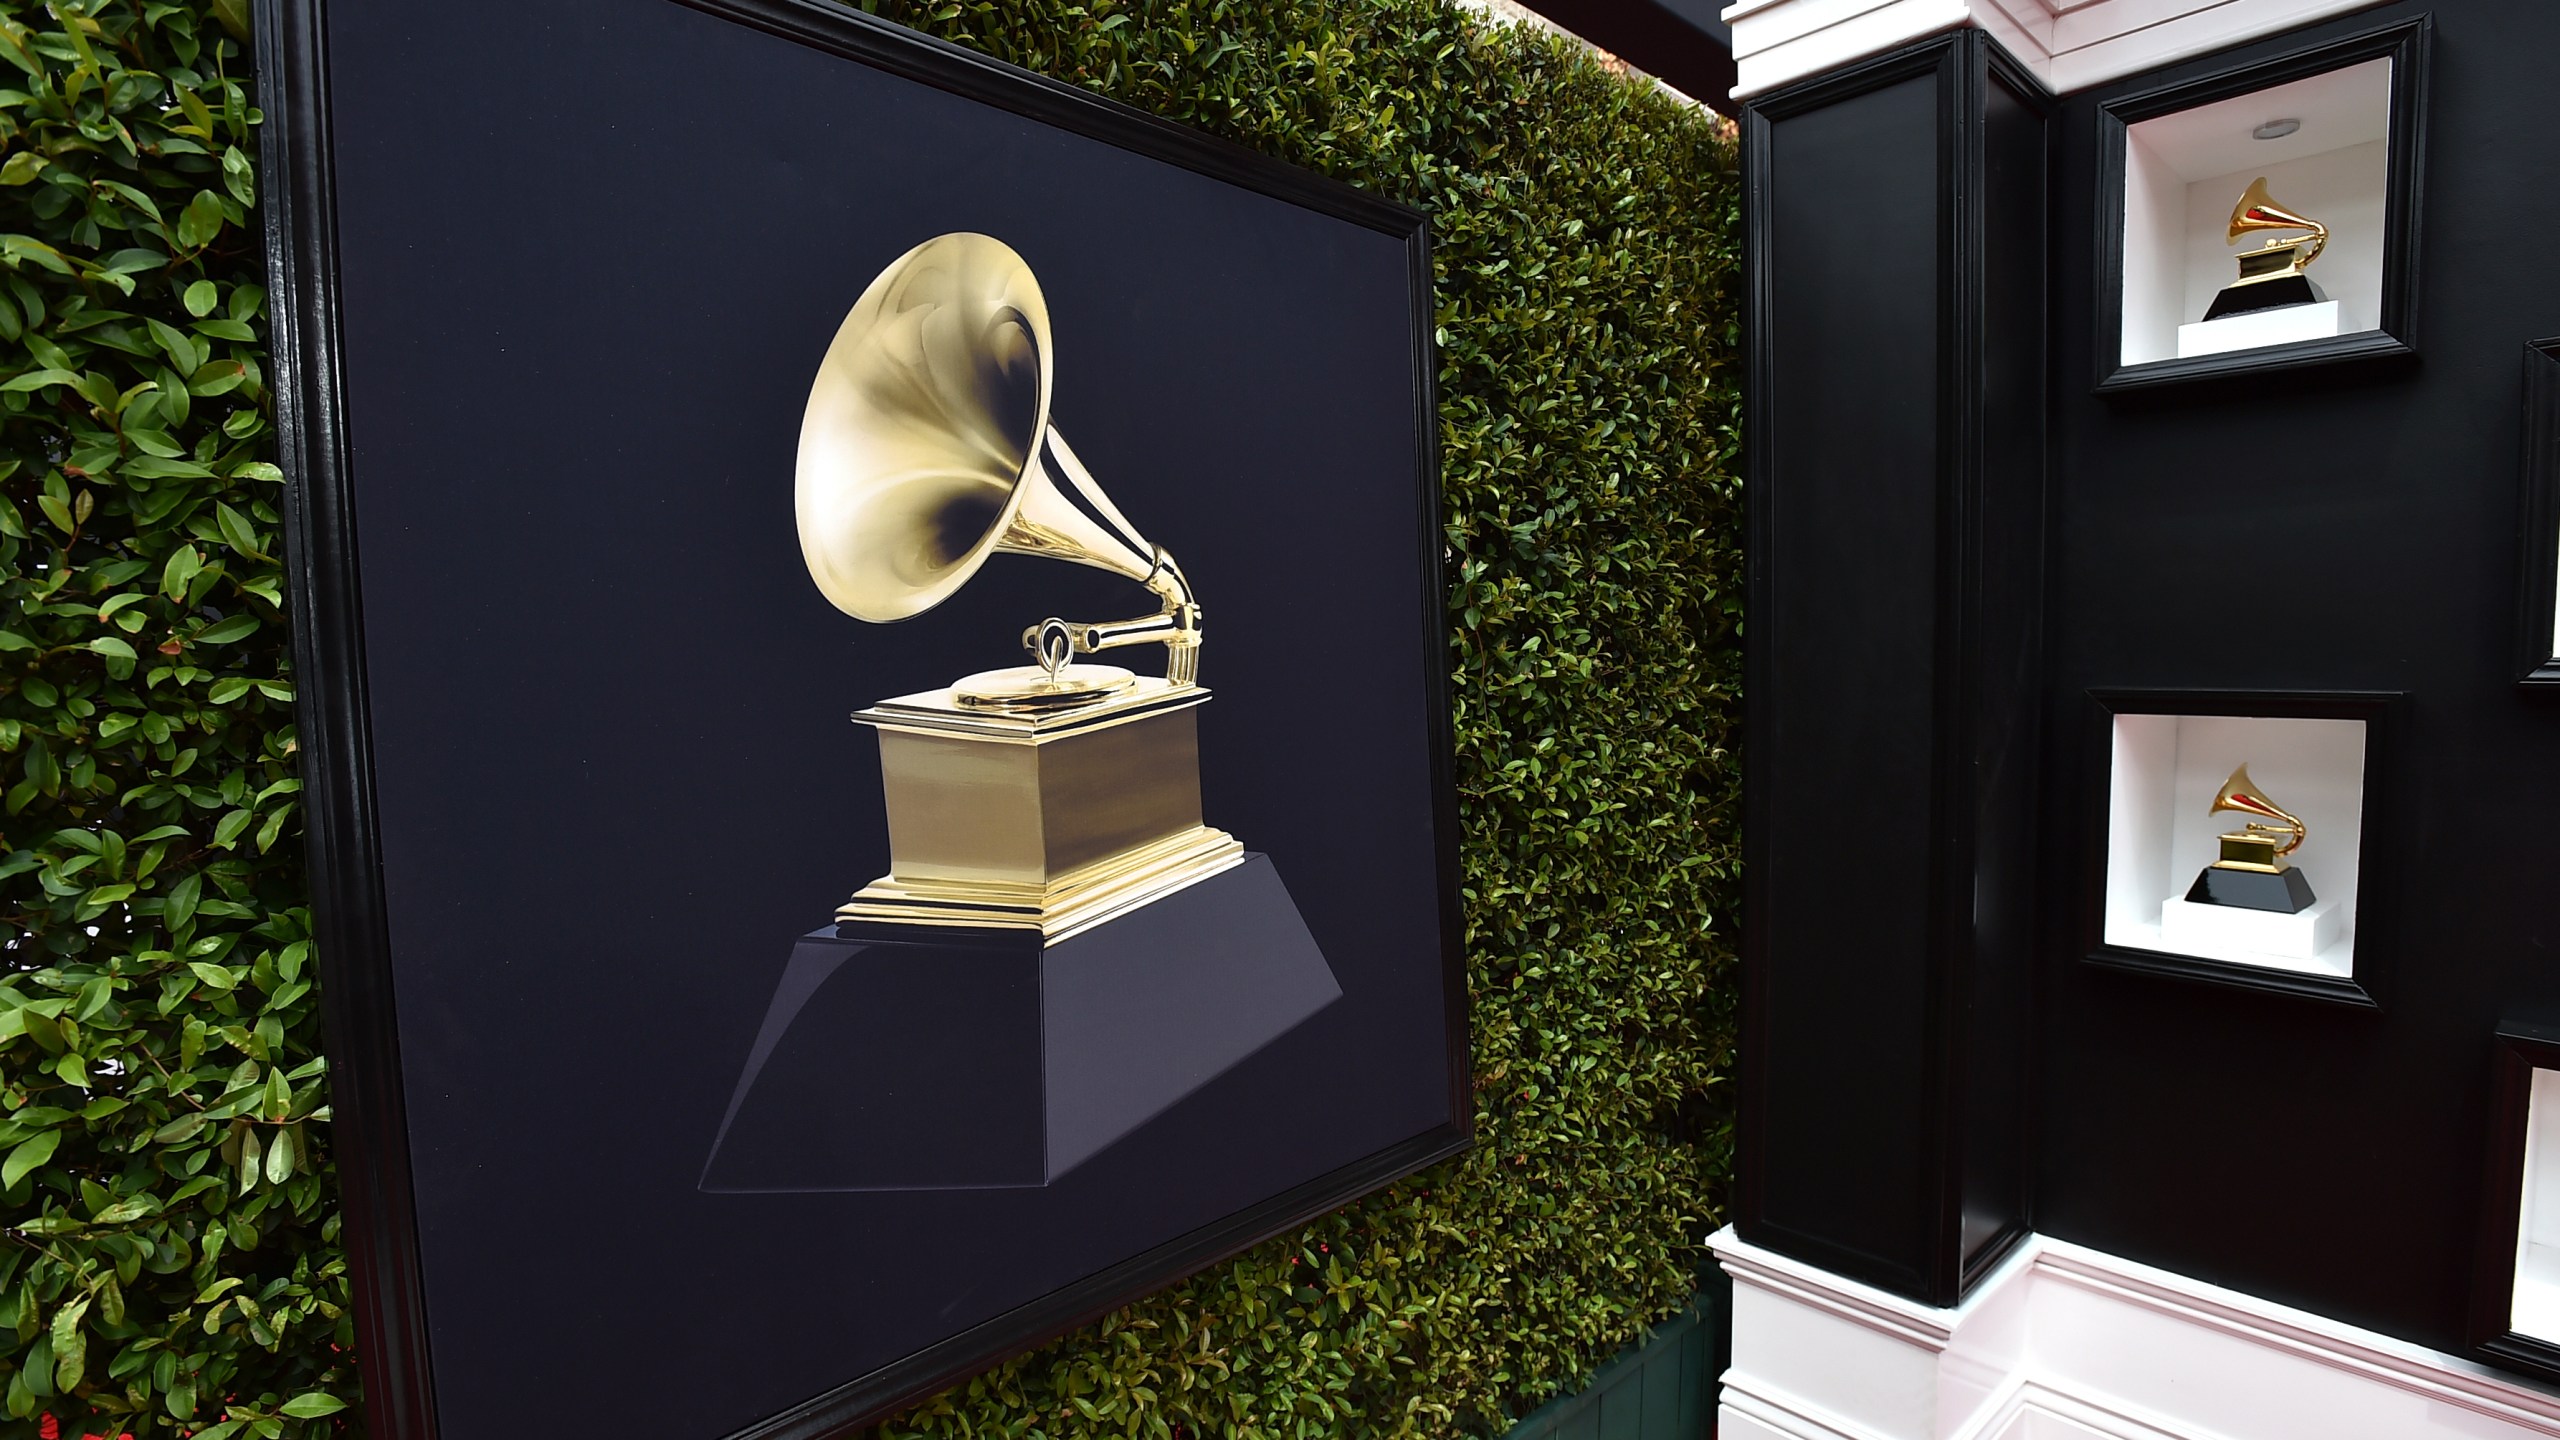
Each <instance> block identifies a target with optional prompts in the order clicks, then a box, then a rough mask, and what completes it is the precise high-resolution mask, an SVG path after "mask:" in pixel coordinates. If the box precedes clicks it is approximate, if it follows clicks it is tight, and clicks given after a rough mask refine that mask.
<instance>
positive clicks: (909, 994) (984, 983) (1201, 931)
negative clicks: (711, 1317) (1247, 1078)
mask: <svg viewBox="0 0 2560 1440" xmlns="http://www.w3.org/2000/svg"><path fill="white" fill-rule="evenodd" d="M1341 995H1342V987H1341V986H1340V985H1339V984H1337V983H1336V982H1335V980H1334V976H1333V970H1332V968H1331V967H1330V966H1328V965H1327V964H1326V963H1325V958H1324V953H1323V952H1322V951H1321V950H1319V949H1317V948H1316V942H1315V937H1314V936H1313V935H1311V934H1309V933H1308V931H1307V925H1306V921H1304V920H1303V919H1301V918H1299V915H1298V907H1297V905H1296V903H1295V902H1293V901H1292V900H1291V899H1290V898H1289V891H1288V887H1287V886H1285V885H1283V884H1282V883H1281V882H1280V872H1279V871H1278V870H1277V869H1275V868H1273V866H1272V864H1271V860H1270V858H1269V857H1268V856H1264V855H1250V854H1249V855H1247V856H1245V858H1244V861H1243V863H1241V864H1239V865H1237V866H1235V867H1234V868H1233V869H1230V870H1225V871H1221V872H1220V873H1218V874H1216V875H1213V876H1210V877H1209V878H1208V879H1206V880H1202V881H1199V882H1198V883H1196V884H1193V885H1189V886H1186V887H1184V888H1183V889H1180V890H1177V891H1174V892H1173V893H1172V894H1170V895H1166V896H1163V897H1161V898H1159V899H1157V900H1155V901H1153V902H1151V903H1149V904H1147V905H1144V906H1141V907H1140V908H1138V909H1136V910H1133V911H1131V912H1129V913H1128V914H1126V915H1121V916H1117V917H1115V918H1113V919H1111V920H1109V921H1107V922H1105V923H1103V924H1101V925H1097V926H1095V927H1093V928H1092V929H1090V930H1087V931H1084V932H1083V933H1081V934H1078V935H1075V936H1072V937H1070V938H1068V939H1065V940H1060V941H1057V942H1055V943H1049V944H1044V943H1043V942H1042V940H1041V937H1040V935H1039V933H1038V932H1036V931H1027V930H1023V931H1015V930H953V929H938V928H928V927H921V926H881V925H862V926H856V925H847V926H844V927H842V931H841V933H840V932H839V928H838V927H836V926H833V925H830V926H828V927H826V928H825V929H822V930H817V931H813V932H811V933H810V934H808V935H804V936H802V937H801V938H800V941H799V943H798V944H797V945H796V946H795V947H794V948H793V950H792V952H791V961H790V963H789V964H788V965H787V966H786V967H785V968H784V970H783V974H782V981H781V983H780V984H779V985H778V986H776V987H775V990H774V996H773V1002H772V1004H771V1006H770V1007H769V1008H768V1009H767V1011H766V1013H765V1021H764V1026H763V1028H762V1030H761V1031H760V1032H759V1033H758V1034H757V1036H756V1040H755V1046H754V1049H753V1050H752V1051H750V1052H749V1054H748V1057H747V1064H746V1070H745V1073H744V1074H742V1075H741V1076H740V1077H739V1079H738V1087H737V1090H736V1092H735V1093H734V1094H733V1095H732V1097H731V1098H730V1101H729V1114H728V1117H727V1119H726V1120H724V1121H723V1122H722V1124H721V1127H720V1133H719V1136H718V1137H717V1138H716V1139H714V1140H713V1142H712V1150H711V1158H710V1160H709V1162H708V1163H707V1164H706V1165H705V1166H704V1168H703V1175H702V1182H701V1183H702V1188H703V1189H705V1190H710V1191H840V1190H946V1189H986V1188H997V1187H1014V1186H1039V1185H1045V1184H1048V1183H1049V1182H1051V1181H1053V1180H1055V1179H1057V1178H1058V1177H1059V1176H1061V1175H1064V1174H1065V1173H1067V1172H1068V1171H1069V1170H1072V1169H1074V1168H1075V1167H1076V1166H1077V1165H1080V1164H1082V1163H1083V1162H1084V1161H1086V1160H1088V1159H1090V1158H1092V1157H1093V1156H1094V1155H1095V1154H1097V1153H1099V1152H1100V1151H1101V1150H1102V1149H1103V1148H1104V1147H1105V1146H1108V1145H1110V1144H1111V1143H1112V1142H1113V1141H1116V1140H1118V1139H1120V1138H1121V1137H1123V1136H1125V1135H1127V1134H1129V1133H1130V1132H1132V1131H1134V1130H1136V1129H1137V1128H1138V1127H1139V1126H1141V1125H1144V1124H1145V1123H1146V1122H1147V1121H1149V1120H1150V1119H1153V1118H1154V1117H1155V1116H1157V1115H1160V1114H1162V1113H1163V1112H1164V1111H1165V1110H1167V1109H1169V1108H1171V1107H1172V1106H1174V1105H1175V1104H1178V1103H1179V1102H1181V1101H1182V1100H1183V1099H1184V1098H1186V1097H1188V1096H1190V1095H1191V1094H1193V1093H1194V1092H1196V1091H1198V1090H1200V1089H1201V1088H1202V1087H1204V1086H1206V1085H1207V1084H1209V1082H1210V1081H1212V1080H1214V1079H1216V1078H1217V1077H1218V1076H1219V1075H1221V1074H1223V1073H1225V1072H1226V1071H1227V1070H1229V1069H1230V1068H1232V1067H1234V1066H1235V1065H1237V1064H1239V1063H1241V1062H1242V1061H1243V1060H1245V1059H1246V1058H1247V1057H1248V1056H1251V1055H1252V1054H1253V1053H1254V1052H1256V1051H1258V1050H1260V1049H1262V1048H1263V1047H1264V1046H1266V1045H1268V1044H1270V1043H1271V1042H1272V1041H1274V1040H1277V1039H1279V1038H1280V1037H1281V1036H1282V1035H1284V1034H1286V1033H1287V1032H1288V1031H1289V1030H1291V1029H1293V1028H1295V1027H1296V1026H1297V1025H1298V1024H1299V1023H1300V1022H1302V1021H1304V1020H1306V1019H1308V1018H1309V1017H1311V1016H1313V1015H1314V1014H1315V1013H1316V1012H1317V1011H1319V1010H1322V1009H1324V1008H1325V1007H1326V1006H1327V1005H1330V1004H1332V1003H1333V1002H1334V1001H1335V1000H1337V999H1340V998H1341Z"/></svg>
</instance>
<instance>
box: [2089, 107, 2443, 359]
mask: <svg viewBox="0 0 2560 1440" xmlns="http://www.w3.org/2000/svg"><path fill="white" fill-rule="evenodd" d="M2392 63H2393V62H2392V60H2391V58H2390V57H2388V56H2384V57H2378V58H2375V59H2371V60H2366V61H2363V62H2361V63H2358V64H2353V65H2348V66H2345V67H2343V68H2341V69H2336V70H2331V71H2328V72H2326V73H2323V74H2318V75H2313V76H2311V77H2309V78H2307V79H2302V80H2295V81H2292V82H2290V83H2287V84H2282V85H2274V86H2270V87H2268V88H2266V89H2263V90H2253V91H2250V92H2249V93H2247V94H2243V95H2237V96H2234V97H2232V98H2230V99H2227V100H2217V101H2215V102H2213V103H2211V104H2208V105H2198V106H2194V107H2193V108H2190V109H2185V110H2178V111H2173V112H2171V113H2169V114H2166V115H2159V116H2154V117H2153V118H2151V119H2148V120H2142V121H2138V122H2136V123H2133V124H2130V125H2128V126H2126V127H2125V132H2124V134H2125V155H2124V180H2125V194H2124V249H2123V255H2124V275H2123V312H2122V313H2123V326H2124V329H2123V356H2122V363H2124V364H2126V365H2145V364H2150V363H2152V362H2154V361H2160V360H2176V359H2191V358H2194V357H2197V356H2202V355H2215V354H2227V353H2230V352H2233V351H2239V350H2251V349H2260V348H2264V347H2266V346H2270V345H2284V344H2290V343H2293V342H2295V341H2301V340H2318V339H2326V338H2329V337H2332V336H2339V335H2353V334H2358V333H2360V332H2365V331H2373V330H2379V329H2380V328H2382V324H2383V314H2382V296H2383V265H2384V239H2385V236H2386V234H2387V233H2388V230H2389V227H2388V225H2387V224H2386V219H2387V207H2388V203H2389V194H2390V170H2391V160H2390V143H2389V142H2390V138H2391V94H2392V84H2391V68H2392ZM2283 121H2294V122H2297V123H2298V125H2299V128H2298V129H2295V130H2294V131H2292V133H2290V134H2287V135H2283V136H2281V137H2279V138H2275V139H2268V140H2260V139H2258V138H2256V134H2255V132H2256V131H2258V130H2259V128H2260V127H2262V126H2268V125H2272V124H2276V123H2279V122H2283ZM2260 176H2264V177H2266V181H2267V190H2268V192H2269V194H2271V195H2272V196H2273V197H2274V199H2275V200H2276V202H2277V203H2279V204H2281V205H2283V206H2284V207H2285V208H2287V209H2289V210H2291V211H2293V212H2294V213H2296V214H2299V215H2305V216H2308V217H2310V218H2311V219H2314V220H2317V221H2319V222H2320V223H2321V224H2323V225H2326V226H2328V227H2329V241H2328V247H2327V248H2326V249H2325V250H2323V251H2322V252H2321V254H2320V256H2319V258H2318V259H2316V260H2314V261H2313V262H2312V263H2311V265H2310V266H2309V267H2308V268H2307V269H2305V270H2304V271H2303V273H2304V274H2305V275H2306V276H2308V277H2310V278H2311V279H2312V280H2313V281H2314V282H2315V283H2317V284H2318V285H2319V287H2320V289H2321V290H2322V291H2323V292H2324V293H2325V294H2326V295H2327V296H2328V297H2329V298H2328V301H2327V303H2325V304H2314V305H2295V306H2287V307H2284V308H2282V309H2274V310H2261V311H2257V312H2254V313H2251V314H2244V315H2233V316H2228V317H2226V318H2224V319H2220V320H2213V321H2207V320H2205V319H2204V312H2205V309H2206V307H2207V306H2209V305H2211V304H2212V303H2213V298H2214V296H2215V295H2216V294H2218V293H2220V292H2221V290H2222V289H2223V287H2225V286H2227V285H2229V284H2231V282H2232V281H2234V280H2236V279H2238V278H2239V265H2238V259H2237V257H2238V256H2239V255H2240V254H2241V253H2242V252H2244V251H2247V250H2250V249H2253V248H2255V247H2256V246H2258V245H2259V244H2260V243H2262V242H2263V241H2264V240H2265V239H2266V238H2267V237H2268V236H2269V235H2270V234H2286V235H2290V234H2303V233H2308V232H2296V231H2288V232H2274V231H2258V232H2255V233H2251V234H2246V235H2243V236H2242V237H2241V238H2240V240H2239V241H2237V242H2236V243H2235V242H2233V241H2231V240H2230V239H2229V226H2230V222H2231V210H2232V206H2233V205H2234V204H2235V203H2236V202H2237V201H2238V200H2239V198H2240V194H2241V192H2242V191H2243V190H2245V189H2247V188H2248V185H2249V182H2250V181H2252V180H2255V179H2257V178H2258V177H2260Z"/></svg>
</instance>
